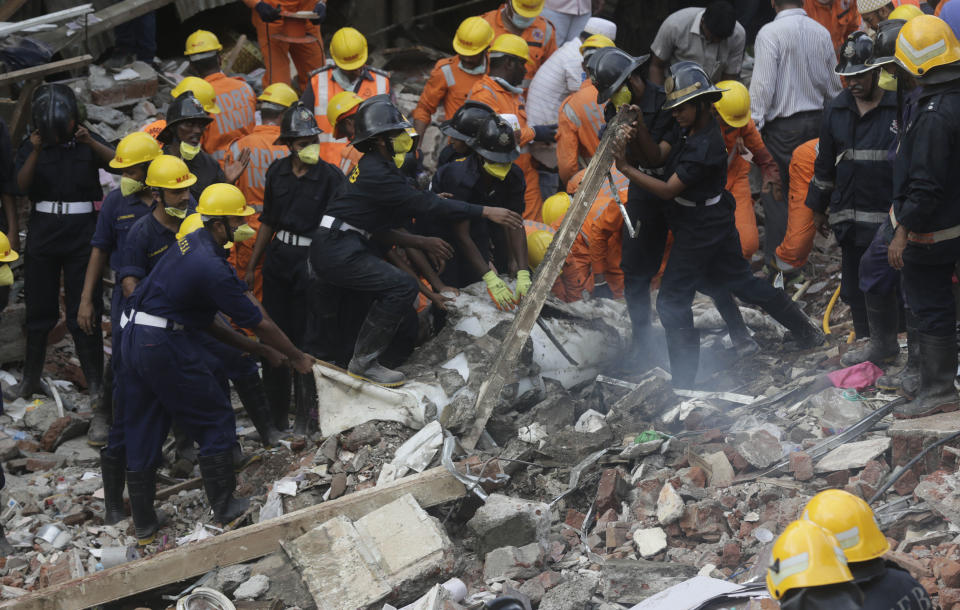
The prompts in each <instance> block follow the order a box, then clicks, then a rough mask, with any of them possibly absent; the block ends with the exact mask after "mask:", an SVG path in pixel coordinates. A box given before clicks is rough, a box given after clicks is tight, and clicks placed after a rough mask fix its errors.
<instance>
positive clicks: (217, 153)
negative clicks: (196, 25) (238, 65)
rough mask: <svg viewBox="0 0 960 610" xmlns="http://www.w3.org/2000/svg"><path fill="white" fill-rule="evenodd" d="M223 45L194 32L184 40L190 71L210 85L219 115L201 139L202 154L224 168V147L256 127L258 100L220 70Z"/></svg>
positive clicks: (211, 36)
mask: <svg viewBox="0 0 960 610" xmlns="http://www.w3.org/2000/svg"><path fill="white" fill-rule="evenodd" d="M222 50H223V45H221V44H220V41H219V40H218V39H217V37H216V36H215V35H214V34H213V33H212V32H207V31H206V30H197V31H196V32H194V33H193V34H190V36H188V37H187V43H186V49H185V50H184V52H183V54H184V55H186V56H187V59H188V60H189V61H190V69H191V70H192V71H193V72H195V73H196V74H197V76H199V77H200V78H202V79H204V80H205V81H207V82H208V83H210V84H211V85H213V89H214V91H216V94H217V106H219V107H220V113H219V114H217V115H215V116H214V121H213V122H212V123H211V124H210V126H209V127H208V128H207V131H206V133H205V134H204V136H203V150H204V151H206V152H207V153H209V154H210V155H212V156H213V158H214V159H215V160H216V161H217V162H218V163H220V164H221V165H223V158H224V156H226V152H227V146H229V145H230V142H233V141H234V140H236V139H237V138H239V137H241V136H244V135H247V134H248V133H250V132H252V131H253V126H254V125H255V124H256V114H255V113H256V111H257V100H256V96H254V94H253V89H251V88H250V85H248V84H247V83H245V82H244V81H243V80H242V79H240V78H231V77H229V76H227V75H226V74H224V73H223V72H222V71H221V70H220V51H222Z"/></svg>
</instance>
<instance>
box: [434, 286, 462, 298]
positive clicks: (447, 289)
mask: <svg viewBox="0 0 960 610" xmlns="http://www.w3.org/2000/svg"><path fill="white" fill-rule="evenodd" d="M433 291H434V292H436V293H437V294H452V295H453V296H455V297H458V296H460V291H459V290H457V289H456V288H454V287H453V286H447V285H446V284H442V283H439V282H438V283H437V285H436V286H434V287H433Z"/></svg>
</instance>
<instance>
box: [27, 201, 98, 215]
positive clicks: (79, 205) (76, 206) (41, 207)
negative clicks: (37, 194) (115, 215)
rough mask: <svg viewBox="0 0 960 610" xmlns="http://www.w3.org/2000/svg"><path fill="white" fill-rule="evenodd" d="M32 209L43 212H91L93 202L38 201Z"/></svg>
mask: <svg viewBox="0 0 960 610" xmlns="http://www.w3.org/2000/svg"><path fill="white" fill-rule="evenodd" d="M34 209H36V210H37V211H38V212H41V213H43V214H89V213H91V212H93V202H92V201H38V202H37V203H36V205H35V206H34Z"/></svg>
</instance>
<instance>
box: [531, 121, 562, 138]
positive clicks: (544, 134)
mask: <svg viewBox="0 0 960 610" xmlns="http://www.w3.org/2000/svg"><path fill="white" fill-rule="evenodd" d="M533 133H534V136H533V141H534V142H553V141H554V140H556V139H557V124H556V123H554V124H553V125H534V126H533Z"/></svg>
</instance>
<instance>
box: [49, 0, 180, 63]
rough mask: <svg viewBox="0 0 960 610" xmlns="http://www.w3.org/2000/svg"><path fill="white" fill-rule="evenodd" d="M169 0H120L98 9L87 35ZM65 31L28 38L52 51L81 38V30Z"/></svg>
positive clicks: (106, 29) (58, 30)
mask: <svg viewBox="0 0 960 610" xmlns="http://www.w3.org/2000/svg"><path fill="white" fill-rule="evenodd" d="M171 2H173V0H122V1H121V2H117V3H115V4H111V5H110V6H108V7H106V8H104V9H103V10H99V11H97V12H96V13H94V14H93V16H94V17H96V18H97V19H99V21H97V22H96V23H90V24H89V25H88V26H87V35H88V36H97V35H99V34H102V33H104V32H106V31H108V30H112V29H113V28H115V27H116V26H118V25H120V24H123V23H126V22H128V21H130V20H131V19H136V18H137V17H140V16H141V15H146V14H147V13H150V12H153V11H155V10H157V9H158V8H163V7H164V6H166V5H168V4H170V3H171ZM91 21H92V20H91ZM66 33H67V30H66V28H65V27H61V28H57V29H56V30H50V31H48V32H39V33H37V34H31V35H30V38H33V39H34V40H38V41H40V42H43V43H44V44H46V45H48V46H49V47H50V48H52V49H53V51H54V52H57V51H59V50H61V49H63V48H64V47H66V46H67V45H69V44H70V43H72V42H75V41H79V40H82V38H83V32H82V31H81V32H78V33H76V34H74V35H73V36H67V34H66Z"/></svg>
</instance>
